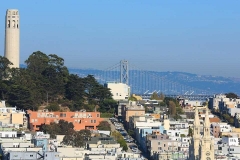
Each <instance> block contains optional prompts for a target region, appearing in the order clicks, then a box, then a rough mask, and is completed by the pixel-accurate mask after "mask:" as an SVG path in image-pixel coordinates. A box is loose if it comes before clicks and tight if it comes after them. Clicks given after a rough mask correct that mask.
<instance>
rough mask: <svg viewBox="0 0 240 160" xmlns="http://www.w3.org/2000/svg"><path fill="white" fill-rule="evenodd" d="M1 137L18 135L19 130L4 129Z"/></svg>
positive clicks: (0, 133) (0, 134)
mask: <svg viewBox="0 0 240 160" xmlns="http://www.w3.org/2000/svg"><path fill="white" fill-rule="evenodd" d="M0 137H17V132H13V131H11V132H7V131H3V132H0Z"/></svg>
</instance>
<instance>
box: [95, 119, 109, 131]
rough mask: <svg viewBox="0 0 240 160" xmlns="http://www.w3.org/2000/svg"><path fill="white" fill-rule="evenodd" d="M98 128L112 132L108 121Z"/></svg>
mask: <svg viewBox="0 0 240 160" xmlns="http://www.w3.org/2000/svg"><path fill="white" fill-rule="evenodd" d="M97 128H98V130H103V131H111V125H110V124H109V123H108V121H101V122H100V123H99V125H98V126H97Z"/></svg>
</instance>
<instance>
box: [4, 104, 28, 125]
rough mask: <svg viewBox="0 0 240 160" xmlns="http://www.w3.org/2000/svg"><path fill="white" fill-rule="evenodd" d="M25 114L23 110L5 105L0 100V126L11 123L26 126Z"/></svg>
mask: <svg viewBox="0 0 240 160" xmlns="http://www.w3.org/2000/svg"><path fill="white" fill-rule="evenodd" d="M25 114H26V113H25V112H24V111H21V110H17V108H16V107H6V104H5V101H1V102H0V121H1V122H2V126H3V125H5V126H8V125H10V124H13V125H18V126H20V127H27V118H26V116H25ZM15 127H16V126H15Z"/></svg>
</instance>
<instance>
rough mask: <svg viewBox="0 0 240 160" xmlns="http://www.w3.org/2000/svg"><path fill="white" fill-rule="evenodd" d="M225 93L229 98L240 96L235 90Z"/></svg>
mask: <svg viewBox="0 0 240 160" xmlns="http://www.w3.org/2000/svg"><path fill="white" fill-rule="evenodd" d="M225 95H226V97H227V98H238V95H237V94H235V93H233V92H229V93H226V94H225Z"/></svg>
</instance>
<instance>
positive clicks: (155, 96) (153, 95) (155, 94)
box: [150, 92, 159, 100]
mask: <svg viewBox="0 0 240 160" xmlns="http://www.w3.org/2000/svg"><path fill="white" fill-rule="evenodd" d="M150 99H152V100H153V99H155V100H158V99H159V96H158V94H157V92H153V94H152V95H151V97H150Z"/></svg>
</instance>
